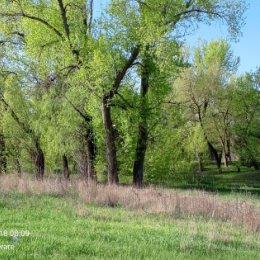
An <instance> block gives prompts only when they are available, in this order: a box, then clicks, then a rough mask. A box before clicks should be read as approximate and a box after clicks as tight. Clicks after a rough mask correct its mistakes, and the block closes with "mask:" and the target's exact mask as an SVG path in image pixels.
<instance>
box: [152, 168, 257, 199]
mask: <svg viewBox="0 0 260 260" xmlns="http://www.w3.org/2000/svg"><path fill="white" fill-rule="evenodd" d="M147 184H155V185H160V186H162V187H168V188H182V189H203V190H207V191H221V192H228V193H229V192H243V193H251V194H258V195H260V171H255V170H253V169H251V168H247V167H241V172H237V168H236V166H235V165H230V166H229V167H228V168H225V167H222V173H220V174H219V173H218V172H217V171H216V167H215V165H208V166H207V167H206V169H205V171H203V172H202V173H182V174H176V175H173V176H172V177H168V178H167V179H165V178H160V176H159V177H158V178H157V179H152V180H150V179H148V180H147Z"/></svg>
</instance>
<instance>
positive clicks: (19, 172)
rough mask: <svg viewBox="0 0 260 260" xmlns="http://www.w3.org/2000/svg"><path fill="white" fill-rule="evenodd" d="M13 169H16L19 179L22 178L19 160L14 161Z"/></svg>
mask: <svg viewBox="0 0 260 260" xmlns="http://www.w3.org/2000/svg"><path fill="white" fill-rule="evenodd" d="M15 168H16V172H17V175H18V177H19V178H21V177H22V169H21V164H20V161H19V158H16V159H15Z"/></svg>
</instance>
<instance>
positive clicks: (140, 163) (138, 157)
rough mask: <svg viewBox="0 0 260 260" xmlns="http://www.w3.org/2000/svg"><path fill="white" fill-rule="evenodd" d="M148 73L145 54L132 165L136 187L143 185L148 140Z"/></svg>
mask: <svg viewBox="0 0 260 260" xmlns="http://www.w3.org/2000/svg"><path fill="white" fill-rule="evenodd" d="M149 73H150V71H149V57H148V56H147V57H145V58H144V59H143V67H142V72H141V93H140V94H141V109H140V119H141V121H140V123H139V127H138V138H137V145H136V150H135V161H134V166H133V185H134V186H136V187H141V186H142V185H143V176H144V160H145V153H146V149H147V141H148V130H147V94H148V90H149Z"/></svg>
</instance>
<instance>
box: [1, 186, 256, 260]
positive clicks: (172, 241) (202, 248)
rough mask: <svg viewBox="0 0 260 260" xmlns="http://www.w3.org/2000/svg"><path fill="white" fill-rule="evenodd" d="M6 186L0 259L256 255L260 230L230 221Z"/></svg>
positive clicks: (251, 259) (245, 259)
mask: <svg viewBox="0 0 260 260" xmlns="http://www.w3.org/2000/svg"><path fill="white" fill-rule="evenodd" d="M2 183H4V182H2ZM3 185H5V187H6V186H7V185H6V184H3ZM2 189H4V186H2ZM7 189H8V188H6V190H5V191H2V192H1V193H0V212H1V215H0V216H1V219H0V231H1V233H0V234H1V236H0V245H13V246H14V249H12V250H6V249H0V259H4V260H7V259H12V260H19V259H22V260H25V259H28V260H34V259H35V260H41V259H42V260H45V259H52V260H65V259H71V260H79V259H82V260H83V259H84V260H85V259H160V260H164V259H169V260H171V259H175V260H178V259H179V260H193V259H194V260H195V259H198V260H199V259H200V260H203V259H214V260H223V259H225V260H229V259H234V260H235V259H241V260H259V259H260V250H259V248H260V233H259V232H256V231H252V230H251V231H250V230H248V229H246V228H244V227H242V226H241V225H237V224H234V223H232V221H223V220H221V219H220V218H217V217H214V218H213V217H207V216H206V215H204V216H203V214H201V215H200V214H197V215H196V214H195V215H191V214H181V213H180V212H179V213H178V212H174V213H171V212H160V211H159V212H157V213H155V212H153V211H149V210H148V209H149V207H148V206H147V207H144V206H143V205H146V204H147V201H146V202H145V203H146V204H145V203H144V204H142V207H141V209H143V210H135V209H127V208H126V207H123V206H120V205H119V204H118V203H114V204H113V203H111V201H110V200H104V198H106V197H107V195H109V194H106V197H102V199H100V201H102V203H96V202H93V203H90V202H89V201H87V200H86V198H84V196H83V197H82V196H78V195H77V194H76V193H73V192H64V191H63V192H62V193H61V192H57V189H56V190H55V192H53V190H52V192H50V190H45V191H44V192H43V193H42V191H40V192H37V193H38V194H36V193H35V192H33V191H32V188H30V189H29V188H27V190H26V192H18V191H14V190H12V189H9V190H8V191H7ZM122 189H124V188H122ZM107 190H109V189H105V192H107ZM88 192H89V193H91V190H89V191H88ZM129 192H134V191H133V190H129ZM144 192H145V191H144ZM149 192H150V193H151V191H149ZM146 193H148V191H147V192H146ZM150 193H149V194H150ZM142 194H143V195H144V194H145V193H142ZM154 194H155V193H154ZM95 196H97V195H95ZM109 196H111V195H109ZM149 196H150V195H149ZM178 196H181V195H180V194H179V195H178ZM110 198H111V197H110ZM185 198H186V197H185ZM243 199H244V198H242V200H243ZM226 200H229V198H226ZM248 200H250V198H248ZM255 200H256V199H255V198H253V199H252V200H250V203H252V201H255ZM97 201H98V200H97ZM107 201H110V202H109V203H107ZM243 203H245V201H244V202H243V201H242V204H241V205H243ZM254 203H255V204H256V205H255V206H256V207H258V206H259V204H257V203H256V202H254ZM230 205H231V204H230ZM156 207H157V208H158V205H157V206H156ZM227 210H228V209H227ZM16 231H18V232H19V233H20V234H19V235H20V236H19V235H18V237H16V234H15V232H16ZM23 231H28V232H29V233H30V234H29V233H26V232H23ZM21 235H26V236H21Z"/></svg>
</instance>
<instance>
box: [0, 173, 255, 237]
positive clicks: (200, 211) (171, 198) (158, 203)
mask: <svg viewBox="0 0 260 260" xmlns="http://www.w3.org/2000/svg"><path fill="white" fill-rule="evenodd" d="M11 190H16V191H19V192H21V193H33V194H60V195H70V194H76V195H77V196H79V197H80V198H82V199H83V200H84V201H85V202H87V203H95V204H97V205H102V206H109V207H116V206H121V207H125V208H127V209H131V210H136V211H144V212H147V213H170V214H186V215H199V216H204V217H207V218H217V219H221V220H223V221H228V222H231V223H234V224H239V225H242V226H243V227H245V228H247V229H248V230H251V231H256V232H260V210H259V208H258V207H256V205H255V203H254V202H253V201H245V200H240V199H228V200H227V199H223V198H220V197H219V196H217V195H213V194H210V193H206V192H199V191H196V192H192V193H191V194H188V193H184V192H180V191H176V190H167V189H159V188H154V187H150V188H144V189H136V188H133V187H131V186H128V187H122V186H108V185H100V184H99V185H98V184H95V183H92V184H87V183H85V182H84V181H81V180H73V181H71V182H66V181H63V180H60V179H53V178H46V179H45V180H44V181H37V180H34V179H30V178H19V177H17V176H15V175H3V176H0V192H7V191H11Z"/></svg>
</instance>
